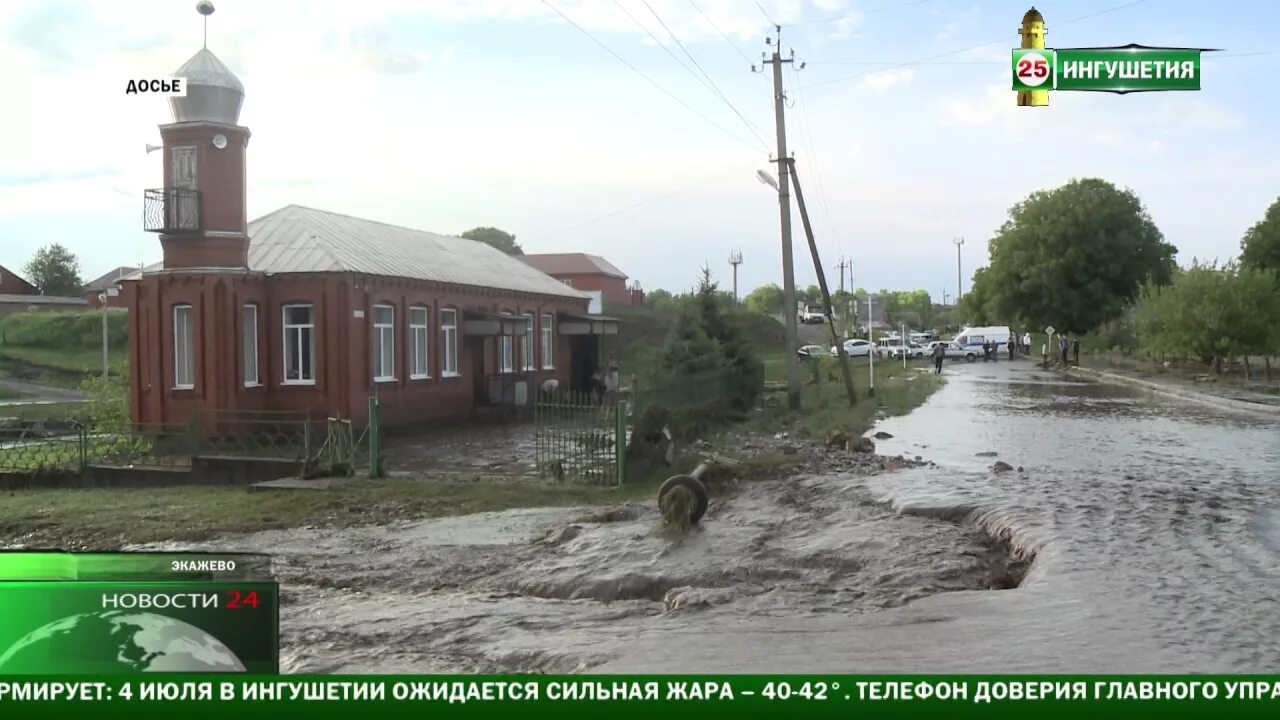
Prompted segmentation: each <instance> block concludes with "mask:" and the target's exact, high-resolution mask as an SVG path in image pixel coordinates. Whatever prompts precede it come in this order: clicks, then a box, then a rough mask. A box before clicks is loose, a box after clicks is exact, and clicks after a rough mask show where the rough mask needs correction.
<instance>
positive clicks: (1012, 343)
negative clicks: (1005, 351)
mask: <svg viewBox="0 0 1280 720" xmlns="http://www.w3.org/2000/svg"><path fill="white" fill-rule="evenodd" d="M1017 349H1018V336H1017V335H1014V336H1012V337H1010V338H1009V359H1010V360H1012V359H1013V353H1014V351H1015V350H1017Z"/></svg>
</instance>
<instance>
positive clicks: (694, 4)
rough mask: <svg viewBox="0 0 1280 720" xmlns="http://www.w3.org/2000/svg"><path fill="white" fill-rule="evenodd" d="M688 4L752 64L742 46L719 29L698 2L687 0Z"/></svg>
mask: <svg viewBox="0 0 1280 720" xmlns="http://www.w3.org/2000/svg"><path fill="white" fill-rule="evenodd" d="M689 4H690V5H692V6H693V9H694V10H697V11H698V14H699V15H701V16H702V17H704V18H706V19H707V22H709V23H711V27H712V28H714V29H715V31H716V32H718V33H720V37H722V38H724V41H725V42H727V43H729V46H730V47H732V48H733V49H734V50H736V51H737V52H738V54H739V55H741V56H742V59H743V60H746V61H747V62H748V63H751V64H754V61H753V60H752V59H751V58H749V57H747V54H746V53H745V52H743V51H742V48H741V47H738V43H736V42H734V41H733V38H731V37H729V35H728V34H727V33H725V31H723V30H721V29H720V26H719V25H717V24H716V21H715V20H712V19H711V16H710V15H708V14H706V13H705V12H703V11H702V8H701V7H699V6H698V3H696V2H694V1H693V0H689Z"/></svg>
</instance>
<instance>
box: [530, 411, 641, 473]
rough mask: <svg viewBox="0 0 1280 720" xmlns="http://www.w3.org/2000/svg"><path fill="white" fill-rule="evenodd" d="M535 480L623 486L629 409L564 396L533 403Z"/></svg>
mask: <svg viewBox="0 0 1280 720" xmlns="http://www.w3.org/2000/svg"><path fill="white" fill-rule="evenodd" d="M533 418H534V427H535V433H534V448H535V450H534V452H535V460H536V462H537V467H538V474H539V475H541V476H542V477H546V478H551V479H555V480H562V481H564V480H567V481H573V482H581V483H591V484H598V485H621V484H622V483H623V481H624V480H625V473H624V465H625V462H624V461H625V456H626V449H627V403H626V402H625V401H619V400H617V399H616V398H609V397H605V398H601V396H599V395H596V394H594V393H584V392H565V393H559V394H557V395H555V396H551V397H541V396H540V397H538V398H537V399H536V400H535V401H534V403H533Z"/></svg>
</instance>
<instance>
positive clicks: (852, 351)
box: [831, 338, 875, 357]
mask: <svg viewBox="0 0 1280 720" xmlns="http://www.w3.org/2000/svg"><path fill="white" fill-rule="evenodd" d="M874 347H875V346H874V345H872V344H871V343H870V342H869V341H867V340H863V339H861V338H849V339H848V340H845V341H844V354H845V355H848V356H849V357H867V356H868V355H870V354H871V349H872V348H874ZM837 353H838V351H837V350H836V347H835V346H834V345H832V346H831V354H832V355H836V354H837Z"/></svg>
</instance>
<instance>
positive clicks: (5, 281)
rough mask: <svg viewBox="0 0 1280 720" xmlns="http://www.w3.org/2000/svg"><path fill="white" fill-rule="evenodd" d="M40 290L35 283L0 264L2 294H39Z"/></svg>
mask: <svg viewBox="0 0 1280 720" xmlns="http://www.w3.org/2000/svg"><path fill="white" fill-rule="evenodd" d="M39 294H40V290H39V288H37V287H36V286H35V285H32V284H31V283H29V282H27V281H26V280H24V279H22V278H21V277H19V276H18V274H17V273H15V272H12V271H11V270H9V268H7V267H5V266H3V265H0V295H39Z"/></svg>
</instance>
